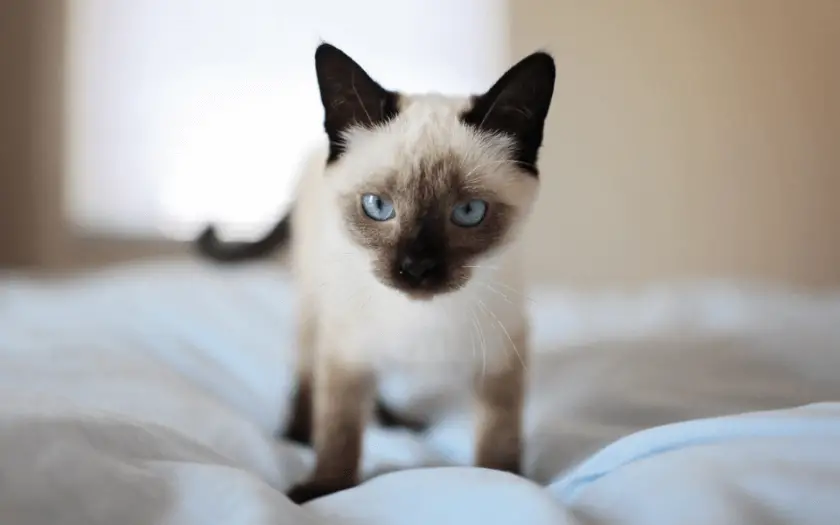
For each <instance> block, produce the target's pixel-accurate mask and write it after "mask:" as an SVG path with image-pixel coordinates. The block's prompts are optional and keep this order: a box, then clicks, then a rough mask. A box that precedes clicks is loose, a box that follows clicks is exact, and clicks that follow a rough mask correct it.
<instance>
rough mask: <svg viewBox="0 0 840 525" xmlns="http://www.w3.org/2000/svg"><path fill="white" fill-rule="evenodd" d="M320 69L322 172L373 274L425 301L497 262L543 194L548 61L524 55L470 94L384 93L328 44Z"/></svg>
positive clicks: (551, 69)
mask: <svg viewBox="0 0 840 525" xmlns="http://www.w3.org/2000/svg"><path fill="white" fill-rule="evenodd" d="M316 65H317V66H318V67H317V71H318V78H319V83H320V85H321V95H322V99H323V101H324V106H325V110H326V119H325V127H326V130H327V134H328V135H329V137H330V156H329V160H328V170H327V171H326V174H325V176H326V177H329V178H330V183H331V184H330V186H331V187H332V188H334V190H335V196H336V199H337V201H336V202H337V205H338V206H339V208H340V211H341V220H342V222H343V224H344V226H345V228H346V232H347V234H348V236H349V238H350V239H351V240H352V242H353V243H355V244H356V245H358V247H359V248H360V249H362V250H364V251H366V252H367V253H368V254H369V255H370V260H371V271H372V272H373V273H374V275H375V276H376V277H377V278H378V279H379V280H380V281H381V282H382V283H384V284H385V285H387V286H390V287H392V288H395V289H397V290H399V291H401V292H404V293H406V294H407V295H409V296H410V297H414V298H430V297H434V296H435V295H438V294H442V293H447V292H452V291H455V290H458V289H459V288H461V287H463V286H464V285H465V284H466V283H467V282H469V280H470V278H471V277H472V275H473V273H474V271H475V270H476V269H477V268H479V267H482V266H487V265H492V258H493V256H494V255H495V254H497V253H499V252H500V251H501V248H503V247H504V245H505V244H507V243H508V242H510V241H511V240H512V239H514V238H515V237H516V235H517V234H518V232H519V231H520V227H521V226H522V224H523V223H524V221H525V220H526V218H527V217H528V215H529V212H530V209H531V206H532V204H533V202H534V200H535V198H536V193H537V187H538V179H537V169H536V158H537V150H538V149H539V147H540V145H541V142H542V129H543V124H544V120H545V116H546V113H547V111H548V106H549V103H550V100H551V94H552V90H553V85H554V64H553V61H552V60H551V58H550V57H548V55H546V54H542V53H540V54H535V55H532V56H531V57H528V58H526V59H525V60H523V61H522V62H520V63H519V64H517V65H516V66H514V67H513V68H511V70H509V71H508V73H506V74H505V76H503V77H502V78H501V79H500V80H499V81H498V82H497V83H496V84H495V85H494V86H493V87H492V88H491V89H490V91H489V92H488V93H486V94H484V95H482V96H477V97H472V98H454V97H443V96H439V95H425V96H406V95H400V94H397V93H394V92H390V91H386V90H384V89H383V88H381V87H380V86H379V85H378V84H376V83H375V82H374V81H373V80H371V79H370V77H369V76H367V74H366V73H365V72H364V71H363V70H361V68H360V67H359V66H358V65H357V64H355V62H353V61H352V60H351V59H350V58H349V57H347V56H346V55H344V54H343V53H342V52H341V51H339V50H337V49H336V48H333V47H332V46H329V45H327V44H324V45H322V46H321V47H320V48H319V50H318V52H317V53H316Z"/></svg>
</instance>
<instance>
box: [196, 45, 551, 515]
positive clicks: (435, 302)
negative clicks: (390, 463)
mask: <svg viewBox="0 0 840 525" xmlns="http://www.w3.org/2000/svg"><path fill="white" fill-rule="evenodd" d="M315 69H316V73H317V79H318V84H319V87H320V94H321V100H322V102H323V106H324V112H325V118H324V128H325V130H326V134H327V137H328V138H329V151H328V154H327V155H326V157H327V158H326V165H325V166H324V168H323V169H319V170H314V171H310V172H309V173H307V174H306V175H305V176H304V177H303V179H302V180H301V181H300V183H299V187H298V189H297V194H296V198H295V203H294V206H293V210H292V212H291V213H290V215H289V216H287V217H286V219H284V220H283V221H281V222H280V223H279V224H278V225H277V227H275V229H274V230H273V231H272V232H271V233H269V235H268V236H267V237H266V238H265V239H263V240H262V241H258V242H257V243H253V244H239V245H227V244H225V243H221V242H219V241H218V239H216V237H215V234H214V233H213V230H212V228H210V229H208V230H207V231H206V232H205V233H204V234H203V235H202V237H201V238H200V240H199V248H200V250H201V251H202V253H204V254H205V255H206V256H208V257H210V258H213V259H216V260H224V261H236V260H245V259H249V258H253V257H258V256H263V255H267V254H269V253H270V252H272V251H273V250H275V249H276V248H279V247H280V246H281V245H283V244H284V243H285V241H286V240H287V239H288V240H290V241H291V263H292V271H293V274H294V277H295V283H296V286H297V287H298V292H299V315H300V318H299V325H298V326H299V333H298V337H299V347H300V359H299V383H298V395H297V402H296V405H297V406H296V409H295V412H296V413H295V416H294V420H293V422H292V428H291V433H292V434H294V435H295V437H297V438H298V439H302V440H305V439H307V438H308V437H309V435H308V434H309V431H310V430H311V433H312V434H311V437H312V443H313V445H314V448H315V452H316V455H317V460H316V466H315V470H314V474H313V475H312V477H311V479H310V480H309V481H308V482H306V483H304V484H303V485H300V486H298V487H296V488H295V489H293V490H292V493H291V494H290V496H291V497H292V499H294V500H296V501H301V502H302V501H306V500H308V499H311V498H313V497H317V496H321V495H324V494H328V493H331V492H334V491H338V490H342V489H345V488H348V487H352V486H354V485H355V484H357V483H358V482H359V463H360V456H361V453H362V435H363V430H364V427H365V422H366V420H367V418H368V416H369V414H370V411H371V409H372V407H373V401H374V399H375V396H376V387H377V377H378V376H379V375H380V374H382V373H387V372H388V370H389V369H391V368H392V367H403V368H406V367H407V368H411V369H412V370H417V371H422V372H424V373H431V374H439V373H443V372H446V373H450V372H452V371H462V372H463V375H462V376H461V377H463V380H464V381H470V382H471V383H472V385H473V386H474V392H475V402H476V412H477V419H476V424H477V427H476V428H477V431H476V444H475V458H474V461H475V464H476V465H478V466H481V467H486V468H492V469H500V470H505V471H510V472H518V471H519V469H520V456H521V452H522V450H521V449H522V437H521V428H522V410H523V401H524V400H523V397H524V392H525V373H526V367H527V362H528V319H527V314H526V308H525V307H524V305H523V300H522V294H521V289H522V286H523V285H522V275H521V268H520V256H521V249H520V232H521V230H522V228H523V226H524V225H525V223H526V221H527V219H528V217H529V213H530V211H531V208H532V205H533V204H534V202H535V199H536V197H537V190H538V171H537V156H538V151H539V149H540V147H541V144H542V139H543V127H544V123H545V119H546V115H547V113H548V109H549V106H550V103H551V99H552V92H553V89H554V78H555V67H554V61H553V59H552V58H551V56H550V55H548V54H546V53H544V52H537V53H534V54H532V55H530V56H528V57H527V58H525V59H523V60H521V61H520V62H519V63H517V64H516V65H514V66H513V67H512V68H511V69H509V70H508V71H507V72H506V73H505V74H504V75H503V76H502V77H501V78H500V79H499V80H498V81H497V82H496V83H495V84H494V85H493V86H492V87H491V88H490V89H489V90H488V91H487V92H486V93H484V94H481V95H476V96H471V97H448V96H443V95H438V94H425V95H408V94H403V93H398V92H394V91H389V90H387V89H385V88H383V87H382V86H380V85H379V84H378V83H377V82H376V81H374V80H373V79H372V78H371V77H370V76H369V75H368V74H367V73H366V72H365V70H364V69H362V67H360V66H359V65H358V64H357V63H356V62H354V61H353V60H352V59H351V58H350V57H348V56H347V55H346V54H344V53H343V52H342V51H340V50H339V49H337V48H335V47H333V46H332V45H329V44H326V43H324V44H321V45H320V46H319V47H318V48H317V50H316V52H315Z"/></svg>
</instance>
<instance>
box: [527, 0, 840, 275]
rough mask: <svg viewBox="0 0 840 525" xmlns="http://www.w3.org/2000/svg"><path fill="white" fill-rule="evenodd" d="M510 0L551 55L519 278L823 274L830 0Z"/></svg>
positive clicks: (833, 150) (837, 125)
mask: <svg viewBox="0 0 840 525" xmlns="http://www.w3.org/2000/svg"><path fill="white" fill-rule="evenodd" d="M510 9H511V21H512V24H511V41H512V53H513V56H514V57H519V56H522V55H525V54H527V53H529V52H531V51H533V50H534V49H535V48H539V47H544V48H547V49H549V50H551V51H553V52H554V54H555V56H556V58H557V64H558V81H557V88H556V91H555V97H556V98H555V102H554V106H553V111H552V113H551V117H550V118H551V121H550V124H549V126H548V130H547V136H546V142H545V147H544V150H543V157H542V174H543V175H542V180H543V184H544V186H543V193H542V197H541V202H540V205H539V207H538V211H537V213H536V216H535V225H534V228H533V230H532V232H531V238H530V242H531V244H530V250H531V256H532V259H531V269H532V275H533V276H534V278H536V279H540V280H542V279H548V280H551V281H557V282H562V283H566V284H573V285H581V286H601V285H613V284H621V285H633V284H638V283H643V282H646V281H651V280H661V279H682V278H692V277H740V278H748V279H755V280H781V281H785V282H788V283H793V284H799V285H838V284H840V2H838V1H837V0H802V1H799V2H794V1H790V0H703V1H697V0H633V1H629V2H628V1H624V0H598V1H588V0H511V2H510Z"/></svg>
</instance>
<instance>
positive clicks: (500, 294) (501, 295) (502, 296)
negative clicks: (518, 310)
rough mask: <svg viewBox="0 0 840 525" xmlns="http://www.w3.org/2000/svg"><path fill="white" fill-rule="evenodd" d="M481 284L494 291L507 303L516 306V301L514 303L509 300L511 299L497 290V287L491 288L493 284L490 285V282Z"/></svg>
mask: <svg viewBox="0 0 840 525" xmlns="http://www.w3.org/2000/svg"><path fill="white" fill-rule="evenodd" d="M481 284H482V285H483V286H484V287H485V288H487V289H488V290H490V291H491V292H493V293H495V294H496V295H498V296H499V297H501V298H502V299H504V300H505V301H506V302H507V303H508V304H509V305H511V306H514V307H515V306H517V304H516V303H514V302H513V301H511V300H510V297H508V296H507V295H505V294H503V293H502V292H500V291H499V290H497V289H495V288H493V286H492V285H491V284H489V283H481Z"/></svg>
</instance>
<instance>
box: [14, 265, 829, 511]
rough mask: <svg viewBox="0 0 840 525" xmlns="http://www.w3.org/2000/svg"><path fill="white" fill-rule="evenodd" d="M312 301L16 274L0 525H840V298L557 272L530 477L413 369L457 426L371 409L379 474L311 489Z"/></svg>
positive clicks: (181, 283) (436, 406) (245, 271)
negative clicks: (296, 347)
mask: <svg viewBox="0 0 840 525" xmlns="http://www.w3.org/2000/svg"><path fill="white" fill-rule="evenodd" d="M289 298H290V290H289V287H288V283H287V282H286V278H285V276H284V275H283V274H282V273H281V272H279V271H277V270H275V269H271V268H266V267H263V266H251V267H240V268H237V269H220V268H214V267H210V266H205V265H199V264H197V263H190V262H158V263H151V264H146V265H135V266H129V267H124V268H118V269H114V270H111V271H108V272H99V273H96V274H92V275H89V276H80V277H76V278H73V279H61V280H47V279H41V280H33V279H26V278H23V277H16V276H7V277H6V278H5V279H3V280H2V281H0V522H2V523H3V525H7V524H9V525H17V524H42V523H43V524H48V523H49V524H52V523H62V524H70V525H73V524H77V523H78V524H117V523H119V524H127V525H131V524H141V523H143V524H145V523H168V524H179V525H180V524H183V525H192V524H204V523H226V524H232V525H235V524H282V523H300V524H305V523H314V524H319V523H336V524H341V523H347V524H356V523H360V524H361V523H364V524H383V525H398V524H399V525H402V524H420V523H423V524H426V523H436V524H447V523H452V524H455V523H458V524H463V523H482V524H491V525H492V524H495V523H499V524H502V523H505V524H509V523H513V522H514V521H516V522H518V521H524V522H525V523H529V524H532V525H542V524H543V523H545V524H546V525H548V524H552V525H556V524H562V523H574V524H590V523H592V524H595V523H597V524H616V525H637V524H659V523H662V524H663V525H664V524H673V523H680V524H682V525H686V524H694V523H697V524H698V525H699V524H702V525H711V524H718V523H719V524H728V523H762V524H767V523H796V524H811V523H813V524H826V523H840V500H838V498H837V497H836V494H838V493H840V492H838V491H839V490H840V453H838V450H840V448H838V443H840V404H837V403H835V401H840V380H838V378H840V296H832V295H825V296H803V295H797V294H793V293H787V292H785V291H781V290H769V289H764V288H756V287H746V286H740V287H739V286H734V285H727V284H722V283H693V284H690V285H684V286H678V285H673V286H669V287H662V288H657V289H650V290H647V291H644V292H638V293H635V294H624V295H622V294H606V293H604V294H595V295H575V294H571V293H564V292H562V291H551V290H541V291H539V292H536V291H535V292H533V293H531V294H529V301H528V303H529V305H530V307H531V308H532V310H533V314H534V324H535V334H534V352H535V357H534V359H533V364H532V365H531V369H530V373H531V376H532V378H531V379H532V381H531V387H530V391H529V397H528V410H527V418H526V419H527V425H526V427H527V451H526V457H525V470H526V475H527V477H528V478H529V479H524V478H518V477H514V476H511V475H507V474H503V473H499V472H492V471H485V470H481V469H476V468H472V467H469V466H468V465H469V458H470V455H471V442H472V430H471V425H470V420H469V411H468V410H466V405H467V402H466V398H465V397H464V392H460V391H453V390H452V389H451V387H450V386H449V385H448V383H447V381H446V378H445V377H440V378H438V383H437V384H431V383H428V382H425V383H413V382H412V381H414V379H412V378H410V377H395V378H392V379H391V380H390V381H389V382H388V383H387V384H386V385H385V390H384V393H385V394H386V397H388V399H389V401H390V402H392V403H394V404H395V406H400V407H401V408H404V409H408V410H418V411H424V412H426V413H427V414H433V415H434V418H435V419H434V421H435V425H434V426H433V428H432V429H431V430H430V431H429V432H428V433H427V434H426V435H422V436H420V435H414V434H411V433H409V432H407V431H400V430H386V429H382V428H376V427H371V428H370V429H368V432H367V436H366V438H367V439H366V442H365V458H364V470H365V472H366V474H367V476H368V477H369V478H371V479H370V480H369V481H367V482H366V483H364V484H363V485H361V486H360V487H358V488H356V489H353V490H349V491H345V492H343V493H339V494H335V495H332V496H329V497H326V498H322V499H320V500H316V501H314V502H311V503H310V504H308V505H306V506H304V507H298V506H295V505H293V504H292V503H291V502H290V501H289V500H288V499H287V498H286V497H285V496H284V495H283V491H284V490H285V489H287V488H288V487H289V486H290V485H291V484H293V483H295V482H297V481H299V480H301V479H303V478H304V477H305V476H306V474H307V472H308V469H309V468H310V467H311V464H312V457H311V452H310V451H308V450H306V449H304V448H302V447H298V446H295V445H292V444H289V443H283V442H281V441H278V440H277V439H276V438H275V437H274V435H275V431H276V430H277V429H278V428H280V427H282V425H283V424H284V422H285V420H286V418H287V416H288V398H289V395H288V394H289V391H290V387H291V384H292V376H291V370H292V369H293V366H292V364H291V363H292V355H293V354H292V346H293V341H294V339H293V335H292V326H293V325H292V323H293V311H292V308H293V305H292V303H291V301H290V300H289ZM453 399H455V400H458V399H460V400H463V403H459V402H453ZM389 471H391V472H390V473H388V472H389ZM383 472H385V473H384V474H382V473H383Z"/></svg>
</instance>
